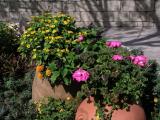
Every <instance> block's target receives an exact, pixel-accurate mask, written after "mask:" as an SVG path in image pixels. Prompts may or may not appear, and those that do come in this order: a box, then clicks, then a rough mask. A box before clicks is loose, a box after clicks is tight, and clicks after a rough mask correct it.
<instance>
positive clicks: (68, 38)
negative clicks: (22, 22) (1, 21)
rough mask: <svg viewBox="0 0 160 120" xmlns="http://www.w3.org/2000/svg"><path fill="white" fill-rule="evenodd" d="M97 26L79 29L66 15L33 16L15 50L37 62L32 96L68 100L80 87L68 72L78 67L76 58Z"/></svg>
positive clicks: (92, 36) (94, 34)
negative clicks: (28, 55)
mask: <svg viewBox="0 0 160 120" xmlns="http://www.w3.org/2000/svg"><path fill="white" fill-rule="evenodd" d="M96 31H97V30H96V29H92V28H91V29H88V28H79V27H76V26H75V20H74V18H72V17H71V16H69V15H65V14H62V13H58V14H57V15H55V16H53V15H52V14H50V13H45V14H43V15H40V16H35V17H32V20H31V21H30V22H29V25H28V28H27V29H26V31H25V32H24V33H23V34H22V36H21V43H20V47H19V48H18V51H19V52H21V54H22V55H23V56H24V57H25V55H26V54H30V55H31V57H32V59H33V60H34V61H35V63H36V66H37V67H36V73H35V78H34V80H33V86H32V98H33V100H34V101H39V100H40V99H42V98H44V97H53V98H55V99H67V98H68V97H69V98H72V97H74V96H75V95H76V91H77V90H78V89H79V88H80V86H79V85H78V87H77V85H76V84H77V83H76V82H75V81H72V77H71V74H72V72H73V71H74V70H75V68H76V67H77V66H76V65H77V64H76V62H77V61H75V59H76V56H77V55H78V54H80V53H81V52H83V51H84V50H85V46H87V45H88V41H89V40H91V39H92V38H95V36H96V35H97V32H96ZM84 39H85V41H84V42H81V41H83V40H84Z"/></svg>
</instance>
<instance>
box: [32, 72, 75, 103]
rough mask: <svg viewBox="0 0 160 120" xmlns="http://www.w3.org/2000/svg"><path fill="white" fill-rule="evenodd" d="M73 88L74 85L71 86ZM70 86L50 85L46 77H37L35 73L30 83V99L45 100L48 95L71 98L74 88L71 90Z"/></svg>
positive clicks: (56, 97)
mask: <svg viewBox="0 0 160 120" xmlns="http://www.w3.org/2000/svg"><path fill="white" fill-rule="evenodd" d="M73 89H74V87H73ZM73 89H72V88H71V87H68V86H65V85H62V84H60V85H55V86H54V87H52V86H51V84H50V83H49V81H48V80H46V79H38V78H37V73H36V75H35V78H34V80H33V84H32V99H33V101H35V102H38V101H40V100H42V99H43V100H45V99H46V100H47V98H48V97H52V98H54V99H62V100H65V99H68V98H69V99H71V98H73V96H74V94H72V92H73V93H76V89H75V90H73Z"/></svg>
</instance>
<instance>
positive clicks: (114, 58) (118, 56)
mask: <svg viewBox="0 0 160 120" xmlns="http://www.w3.org/2000/svg"><path fill="white" fill-rule="evenodd" d="M112 60H114V61H119V60H123V56H121V55H113V57H112Z"/></svg>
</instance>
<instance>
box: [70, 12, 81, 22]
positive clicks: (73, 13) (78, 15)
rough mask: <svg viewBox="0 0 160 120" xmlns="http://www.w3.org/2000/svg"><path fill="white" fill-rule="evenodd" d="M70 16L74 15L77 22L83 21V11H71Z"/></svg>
mask: <svg viewBox="0 0 160 120" xmlns="http://www.w3.org/2000/svg"><path fill="white" fill-rule="evenodd" d="M68 14H69V15H70V16H72V17H74V18H75V20H76V21H77V22H80V21H81V13H80V12H69V13H68Z"/></svg>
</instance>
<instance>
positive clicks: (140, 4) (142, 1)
mask: <svg viewBox="0 0 160 120" xmlns="http://www.w3.org/2000/svg"><path fill="white" fill-rule="evenodd" d="M156 5H158V0H150V3H149V4H148V3H147V2H146V0H138V1H137V0H136V1H135V6H136V8H135V9H136V10H139V9H142V10H151V9H153V11H154V12H150V13H149V14H146V13H145V12H139V13H141V14H140V16H141V17H143V16H146V17H148V19H150V20H151V21H152V22H153V23H154V24H155V27H156V30H157V31H156V32H155V33H153V34H150V35H147V36H145V37H141V38H137V39H133V40H130V41H127V42H124V44H125V45H132V46H137V45H147V46H153V47H158V46H160V45H159V43H160V39H158V38H160V19H159V16H158V15H157V12H156ZM155 37H156V40H154V41H153V40H151V41H150V39H152V38H155Z"/></svg>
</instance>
